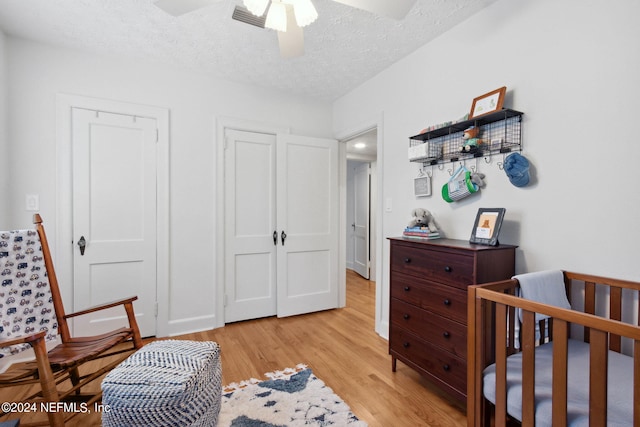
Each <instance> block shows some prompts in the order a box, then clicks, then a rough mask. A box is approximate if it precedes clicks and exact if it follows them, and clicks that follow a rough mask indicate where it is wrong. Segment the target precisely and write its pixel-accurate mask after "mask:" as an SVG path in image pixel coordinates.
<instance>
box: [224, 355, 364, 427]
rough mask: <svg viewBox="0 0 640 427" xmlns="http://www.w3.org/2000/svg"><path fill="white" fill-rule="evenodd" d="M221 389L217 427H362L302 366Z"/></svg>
mask: <svg viewBox="0 0 640 427" xmlns="http://www.w3.org/2000/svg"><path fill="white" fill-rule="evenodd" d="M265 376H266V377H267V378H269V380H266V381H259V380H257V379H254V378H252V379H251V380H247V381H243V382H241V383H233V384H229V385H228V386H226V387H224V389H223V392H222V407H221V409H220V416H219V417H218V426H220V427H295V426H351V427H366V426H367V423H365V422H363V421H360V420H358V418H357V417H356V416H355V415H354V414H353V413H352V412H351V409H350V408H349V406H348V405H347V404H346V403H344V401H343V400H342V399H341V398H340V397H339V396H338V395H337V394H335V393H334V392H333V390H331V389H330V388H329V387H327V386H326V385H325V383H323V382H322V381H321V380H319V379H318V378H317V377H316V376H315V375H313V372H311V369H309V368H307V367H306V366H305V365H298V366H296V368H287V369H285V370H283V371H276V372H271V373H268V374H265Z"/></svg>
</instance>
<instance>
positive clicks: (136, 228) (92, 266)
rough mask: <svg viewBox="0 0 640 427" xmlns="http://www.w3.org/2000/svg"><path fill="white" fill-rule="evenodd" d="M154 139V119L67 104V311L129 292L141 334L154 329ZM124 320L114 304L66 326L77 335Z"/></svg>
mask: <svg viewBox="0 0 640 427" xmlns="http://www.w3.org/2000/svg"><path fill="white" fill-rule="evenodd" d="M156 141H157V127H156V121H155V119H149V118H142V117H135V116H130V115H123V114H113V113H104V112H97V111H92V110H86V109H79V108H74V109H73V112H72V154H73V240H74V256H73V266H74V268H73V283H74V285H73V297H74V298H73V300H74V310H75V311H77V310H81V309H84V308H87V307H90V306H93V305H97V304H101V303H105V302H110V301H114V300H117V299H119V298H124V297H128V296H132V295H137V296H138V298H139V299H138V300H137V301H136V302H134V309H135V312H136V317H137V320H138V325H139V327H140V332H141V334H142V335H143V336H152V335H155V333H156V321H155V316H156V313H155V309H156ZM81 241H82V242H83V243H84V245H85V246H84V253H82V252H81V249H80V245H79V243H81ZM124 325H126V316H125V315H124V310H122V309H121V308H120V309H119V310H118V309H115V308H114V309H111V310H107V311H103V312H100V313H96V314H94V315H88V316H81V317H80V318H76V319H74V324H73V328H74V335H76V336H82V335H94V334H97V333H100V332H104V331H108V330H111V329H114V328H116V327H120V326H124Z"/></svg>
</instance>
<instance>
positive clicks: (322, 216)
mask: <svg viewBox="0 0 640 427" xmlns="http://www.w3.org/2000/svg"><path fill="white" fill-rule="evenodd" d="M224 155H225V162H224V165H225V173H224V175H225V186H224V188H225V197H224V200H225V209H224V212H225V237H224V238H225V323H229V322H235V321H240V320H247V319H255V318H260V317H267V316H273V315H277V316H279V317H284V316H291V315H296V314H302V313H309V312H313V311H320V310H326V309H330V308H336V307H337V306H338V238H339V237H338V235H339V233H338V223H339V215H338V213H339V210H338V207H339V191H338V190H339V189H338V143H337V141H335V140H328V139H320V138H310V137H305V136H298V135H290V134H277V135H273V134H263V133H253V132H245V131H239V130H229V129H228V130H226V132H225V150H224Z"/></svg>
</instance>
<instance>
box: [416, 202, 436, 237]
mask: <svg viewBox="0 0 640 427" xmlns="http://www.w3.org/2000/svg"><path fill="white" fill-rule="evenodd" d="M411 216H412V217H413V218H412V219H411V221H409V228H413V227H428V228H429V231H431V232H434V233H435V232H436V231H438V227H436V223H435V221H434V220H433V216H431V212H429V211H428V210H426V209H422V208H415V209H414V210H413V211H411Z"/></svg>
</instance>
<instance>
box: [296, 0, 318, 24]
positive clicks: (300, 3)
mask: <svg viewBox="0 0 640 427" xmlns="http://www.w3.org/2000/svg"><path fill="white" fill-rule="evenodd" d="M292 3H293V11H294V13H295V15H296V23H297V24H298V26H299V27H306V26H307V25H309V24H311V23H312V22H314V21H315V20H316V19H318V11H317V10H316V8H315V7H314V6H313V3H311V0H294V1H292Z"/></svg>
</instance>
